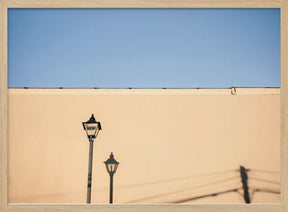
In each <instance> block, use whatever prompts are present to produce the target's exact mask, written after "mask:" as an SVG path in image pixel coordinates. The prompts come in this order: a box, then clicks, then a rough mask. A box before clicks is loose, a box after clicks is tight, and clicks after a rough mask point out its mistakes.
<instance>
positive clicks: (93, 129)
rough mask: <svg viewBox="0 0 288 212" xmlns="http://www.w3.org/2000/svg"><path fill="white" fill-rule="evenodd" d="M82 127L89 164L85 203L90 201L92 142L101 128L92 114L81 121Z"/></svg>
mask: <svg viewBox="0 0 288 212" xmlns="http://www.w3.org/2000/svg"><path fill="white" fill-rule="evenodd" d="M82 125H83V128H84V130H85V131H86V133H87V137H88V139H89V143H90V147H89V165H88V184H87V203H91V184H92V181H91V180H92V159H93V142H94V140H95V138H96V137H97V135H98V133H99V131H100V130H101V124H100V122H97V121H96V120H95V118H94V114H92V116H91V118H90V119H89V120H88V121H86V122H82Z"/></svg>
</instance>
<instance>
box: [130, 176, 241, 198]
mask: <svg viewBox="0 0 288 212" xmlns="http://www.w3.org/2000/svg"><path fill="white" fill-rule="evenodd" d="M234 179H238V177H230V178H225V179H221V180H218V181H213V182H210V183H206V184H201V185H198V186H193V187H189V188H186V189H184V190H183V189H182V190H177V191H174V192H168V193H161V194H157V195H153V196H148V197H144V198H141V199H136V200H133V201H129V202H127V203H138V202H141V201H145V200H151V199H154V198H157V197H163V196H168V195H171V194H176V193H181V192H184V191H189V190H191V189H195V188H202V187H206V186H209V185H215V184H218V183H222V182H227V181H230V180H234Z"/></svg>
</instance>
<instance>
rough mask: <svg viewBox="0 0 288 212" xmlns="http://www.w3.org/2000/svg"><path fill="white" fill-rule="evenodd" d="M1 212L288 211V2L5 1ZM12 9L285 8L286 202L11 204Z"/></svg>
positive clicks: (283, 121) (283, 190)
mask: <svg viewBox="0 0 288 212" xmlns="http://www.w3.org/2000/svg"><path fill="white" fill-rule="evenodd" d="M0 8H1V10H0V11H1V17H0V21H1V25H0V29H1V35H0V49H1V50H0V55H1V62H0V67H1V70H0V151H1V153H0V167H1V169H0V170H1V171H0V175H1V180H0V205H1V207H0V211H3V212H6V211H7V212H8V211H9V212H10V211H17V212H18V211H19V212H22V211H23V212H24V211H25V212H26V211H29V212H34V211H35V212H36V211H53V212H57V211H59V212H60V211H61V212H64V211H71V212H72V211H75V212H76V211H77V212H78V211H96V210H97V211H104V212H106V211H159V212H162V211H163V212H164V211H193V210H194V211H211V212H213V211H263V212H265V211H267V212H268V211H269V212H270V211H288V174H287V172H288V169H287V168H288V164H287V162H288V154H287V153H288V130H287V127H288V101H287V99H288V90H287V85H288V83H287V82H288V60H287V57H288V46H287V45H288V43H287V37H288V1H285V0H218V1H214V0H178V1H168V0H166V1H163V0H155V1H148V0H143V1H139V0H135V1H130V0H123V1H117V0H105V1H104V0H57V1H48V0H37V1H36V0H1V1H0ZM8 8H280V11H281V89H280V99H281V110H280V111H281V123H280V124H281V134H280V135H281V202H280V204H249V205H247V204H179V205H176V204H114V205H109V204H91V205H87V204H9V203H8V127H7V126H8V124H7V123H8V115H7V110H8V106H7V102H8V101H7V99H8V98H7V96H8V95H7V94H8V84H7V64H8V63H7V57H8V55H7V50H8V48H7V14H8Z"/></svg>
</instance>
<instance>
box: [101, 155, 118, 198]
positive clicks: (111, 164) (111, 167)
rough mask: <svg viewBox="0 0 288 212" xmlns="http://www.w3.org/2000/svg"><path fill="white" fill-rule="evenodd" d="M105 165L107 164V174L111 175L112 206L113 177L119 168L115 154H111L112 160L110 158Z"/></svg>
mask: <svg viewBox="0 0 288 212" xmlns="http://www.w3.org/2000/svg"><path fill="white" fill-rule="evenodd" d="M104 163H105V166H106V169H107V172H108V173H109V175H110V201H109V203H110V204H112V203H113V176H114V174H115V172H116V170H117V168H118V165H119V162H117V161H116V160H115V159H114V155H113V152H111V155H110V158H108V160H106V161H105V162H104Z"/></svg>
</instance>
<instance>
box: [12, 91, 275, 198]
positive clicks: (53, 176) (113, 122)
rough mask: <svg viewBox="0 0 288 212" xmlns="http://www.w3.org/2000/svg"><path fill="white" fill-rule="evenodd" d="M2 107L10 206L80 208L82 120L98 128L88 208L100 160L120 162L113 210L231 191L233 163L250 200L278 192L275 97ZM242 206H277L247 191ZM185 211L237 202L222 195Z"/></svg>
mask: <svg viewBox="0 0 288 212" xmlns="http://www.w3.org/2000/svg"><path fill="white" fill-rule="evenodd" d="M8 101H9V103H8V107H9V117H8V120H9V123H8V130H9V134H8V136H9V138H8V140H9V188H8V189H9V202H10V203H31V202H33V203H85V201H86V186H87V170H88V147H89V145H88V140H87V137H86V135H85V132H84V130H83V127H82V125H81V122H83V121H87V120H88V119H89V118H90V116H91V114H92V113H94V115H95V118H96V119H97V121H100V122H101V124H102V128H103V130H102V131H101V132H100V133H99V136H98V138H97V139H96V141H95V143H94V160H93V180H92V202H93V203H107V202H108V200H109V199H108V197H109V193H108V192H109V177H108V173H107V172H106V170H105V167H104V164H103V161H104V160H106V159H107V158H108V157H109V154H110V152H113V153H114V155H115V158H116V159H117V160H118V161H119V162H120V165H119V168H118V171H117V173H116V174H115V177H114V202H117V203H128V202H130V203H169V202H174V201H177V200H181V199H185V198H190V197H195V196H200V195H203V194H209V193H213V192H218V191H225V190H227V189H232V188H238V187H241V182H240V177H239V172H238V171H237V169H239V165H240V164H241V165H244V166H245V167H246V168H249V169H251V171H250V172H249V173H248V175H249V177H250V178H251V179H249V186H250V187H251V192H252V188H253V187H260V188H266V189H267V188H269V189H273V190H278V191H279V190H280V185H279V183H278V182H279V181H280V175H279V173H278V172H279V171H280V95H279V89H252V88H251V89H237V95H231V90H230V89H221V90H217V89H216V90H215V89H206V90H205V89H204V90H202V89H200V90H197V89H195V90H189V89H188V90H181V89H177V90H167V89H166V90H156V91H153V90H124V91H123V90H95V89H80V90H78V89H9V96H8ZM253 169H254V170H267V171H271V173H267V172H257V171H254V170H253ZM252 178H254V179H252ZM257 179H264V180H269V181H271V182H264V181H259V180H257ZM241 192H242V191H241ZM252 202H259V203H262V202H269V203H270V202H280V195H278V194H272V193H261V192H256V193H255V194H254V195H253V198H252ZM189 203H243V198H242V196H241V194H240V193H228V194H223V195H220V196H216V197H209V198H204V199H199V200H195V201H190V202H189Z"/></svg>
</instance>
